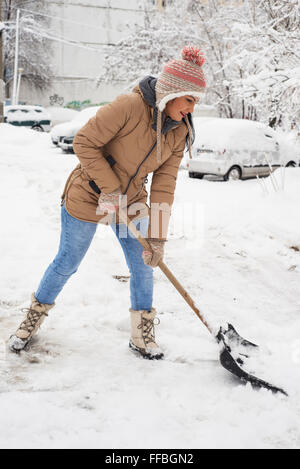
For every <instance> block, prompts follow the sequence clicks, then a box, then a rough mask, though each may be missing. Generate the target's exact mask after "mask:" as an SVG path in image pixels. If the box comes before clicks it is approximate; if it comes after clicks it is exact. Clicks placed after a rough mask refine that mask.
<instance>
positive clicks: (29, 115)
mask: <svg viewBox="0 0 300 469" xmlns="http://www.w3.org/2000/svg"><path fill="white" fill-rule="evenodd" d="M4 116H5V117H6V119H7V122H14V121H20V122H21V121H23V122H26V121H41V120H48V121H50V120H51V116H50V114H49V112H48V111H47V110H46V109H45V108H43V107H42V106H29V105H28V106H27V105H21V104H19V105H15V106H5V107H4Z"/></svg>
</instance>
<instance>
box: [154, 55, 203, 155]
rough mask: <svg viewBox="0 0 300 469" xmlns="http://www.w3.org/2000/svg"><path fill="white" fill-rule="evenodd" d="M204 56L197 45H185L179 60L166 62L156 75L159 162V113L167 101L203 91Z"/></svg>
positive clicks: (186, 120)
mask: <svg viewBox="0 0 300 469" xmlns="http://www.w3.org/2000/svg"><path fill="white" fill-rule="evenodd" d="M204 63H205V58H204V56H203V53H202V51H201V49H200V48H199V47H194V46H186V47H184V49H183V50H182V59H181V60H172V61H171V62H168V63H167V64H166V65H165V66H164V68H163V71H162V73H161V74H160V76H159V77H158V80H157V83H156V87H155V91H156V106H157V108H158V116H157V117H158V119H157V157H158V161H159V162H161V120H162V115H161V113H162V112H163V110H164V109H165V107H166V104H167V103H168V101H171V100H172V99H175V98H179V97H181V96H186V95H189V96H194V97H195V98H200V97H201V96H203V92H204V91H205V87H206V81H205V76H204V72H203V70H202V65H203V64H204ZM185 122H186V125H187V127H188V131H189V152H190V157H191V139H192V137H191V135H192V131H191V127H190V123H189V120H188V117H187V116H186V117H185Z"/></svg>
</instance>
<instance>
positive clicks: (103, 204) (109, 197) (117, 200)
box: [98, 188, 124, 213]
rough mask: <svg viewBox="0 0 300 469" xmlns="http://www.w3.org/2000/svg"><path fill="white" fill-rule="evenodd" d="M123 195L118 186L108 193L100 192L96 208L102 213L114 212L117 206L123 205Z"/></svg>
mask: <svg viewBox="0 0 300 469" xmlns="http://www.w3.org/2000/svg"><path fill="white" fill-rule="evenodd" d="M123 197H124V196H123V195H122V192H121V189H120V188H118V189H116V190H115V191H113V192H111V193H110V194H104V193H103V192H102V193H101V195H100V197H99V200H98V210H99V211H102V212H103V213H105V212H108V213H115V212H116V211H117V210H118V208H119V207H120V206H121V205H123Z"/></svg>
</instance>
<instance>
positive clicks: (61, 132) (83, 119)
mask: <svg viewBox="0 0 300 469" xmlns="http://www.w3.org/2000/svg"><path fill="white" fill-rule="evenodd" d="M100 107H101V106H92V107H88V108H86V109H83V110H82V111H80V112H78V113H77V114H76V116H75V117H74V118H73V119H72V120H71V121H70V122H65V123H63V124H58V125H55V126H54V127H53V129H52V130H51V133H50V134H51V137H72V136H74V135H75V134H76V133H77V132H78V130H79V129H80V128H81V127H83V126H84V125H85V124H86V123H87V122H88V121H89V120H90V119H91V117H94V115H95V114H96V112H97V111H98V109H100Z"/></svg>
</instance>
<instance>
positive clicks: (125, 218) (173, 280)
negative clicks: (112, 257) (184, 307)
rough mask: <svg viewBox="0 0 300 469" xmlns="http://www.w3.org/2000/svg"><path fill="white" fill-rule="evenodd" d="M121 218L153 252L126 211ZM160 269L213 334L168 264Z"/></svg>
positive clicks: (161, 265)
mask: <svg viewBox="0 0 300 469" xmlns="http://www.w3.org/2000/svg"><path fill="white" fill-rule="evenodd" d="M119 218H120V219H121V220H122V222H123V223H124V224H125V225H126V226H127V227H128V228H129V230H130V231H131V232H132V234H133V235H134V236H135V238H136V239H137V240H138V241H139V242H140V243H141V245H142V246H143V247H144V248H145V250H147V251H149V250H150V251H151V247H150V245H149V244H148V242H147V240H146V239H145V238H144V237H143V236H142V235H141V233H140V232H139V231H138V230H137V228H136V226H135V224H134V223H133V222H132V221H131V220H130V218H129V217H128V215H127V212H126V211H124V210H119ZM158 267H159V268H160V270H161V271H162V272H163V273H164V274H165V276H166V277H167V278H168V279H169V280H170V282H171V283H172V284H173V285H174V287H175V288H176V290H177V291H178V293H180V295H181V296H182V297H183V299H184V300H185V301H186V302H187V304H188V305H189V306H190V307H191V308H192V310H193V311H194V313H196V315H197V316H198V318H199V319H200V320H201V321H202V322H203V324H204V325H205V326H206V327H207V329H208V330H209V332H210V333H211V334H213V330H212V328H211V327H210V325H209V324H208V323H207V321H206V320H205V319H204V317H203V316H202V314H201V313H200V311H199V309H198V308H197V306H196V305H195V303H194V301H193V299H192V298H191V297H190V295H189V294H188V292H187V291H186V290H185V289H184V288H183V286H182V285H181V284H180V283H179V282H178V280H177V278H176V277H175V276H174V275H173V274H172V272H171V271H170V269H169V268H168V267H167V266H166V264H165V263H164V262H163V261H160V262H159V264H158Z"/></svg>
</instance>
